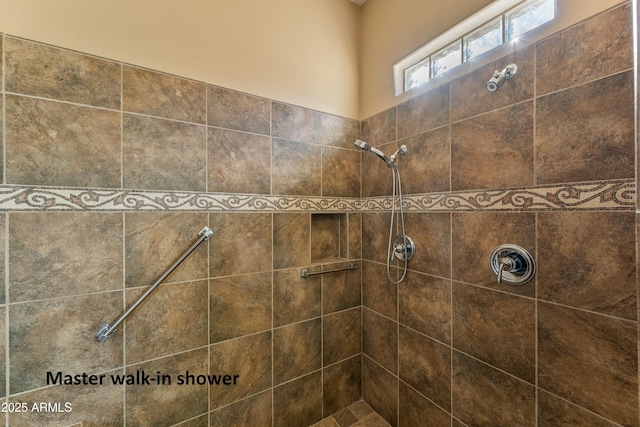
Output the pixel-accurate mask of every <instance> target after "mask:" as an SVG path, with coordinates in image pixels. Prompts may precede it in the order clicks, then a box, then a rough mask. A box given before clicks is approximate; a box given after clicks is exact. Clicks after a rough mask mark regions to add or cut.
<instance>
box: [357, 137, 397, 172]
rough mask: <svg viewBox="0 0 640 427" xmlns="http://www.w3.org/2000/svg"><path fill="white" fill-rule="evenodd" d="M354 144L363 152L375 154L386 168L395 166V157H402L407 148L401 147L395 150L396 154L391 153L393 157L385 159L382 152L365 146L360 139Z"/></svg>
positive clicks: (367, 145)
mask: <svg viewBox="0 0 640 427" xmlns="http://www.w3.org/2000/svg"><path fill="white" fill-rule="evenodd" d="M354 144H355V145H356V147H360V148H361V149H362V150H364V151H371V152H372V153H373V154H375V155H376V156H378V157H380V158H381V159H382V161H384V162H385V163H386V164H387V167H393V166H394V165H395V164H396V157H398V154H400V155H402V156H404V155H405V154H407V146H406V145H401V146H400V148H399V149H398V150H396V152H395V153H393V155H392V156H391V157H387V156H385V155H384V153H383V152H382V151H380V150H378V149H377V148H374V147H372V146H370V145H369V144H367V143H366V142H364V141H363V140H361V139H356V142H355V143H354Z"/></svg>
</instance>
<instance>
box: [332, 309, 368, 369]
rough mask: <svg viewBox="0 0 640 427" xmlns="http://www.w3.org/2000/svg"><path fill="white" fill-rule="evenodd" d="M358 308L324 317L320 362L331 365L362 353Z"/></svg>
mask: <svg viewBox="0 0 640 427" xmlns="http://www.w3.org/2000/svg"><path fill="white" fill-rule="evenodd" d="M361 336H362V313H361V309H360V307H357V308H352V309H350V310H345V311H341V312H339V313H334V314H331V315H329V316H326V317H325V318H324V319H323V321H322V360H323V362H324V364H325V365H331V364H334V363H336V362H339V361H341V360H344V359H348V358H349V357H352V356H356V355H359V354H360V353H362V345H361V340H360V337H361Z"/></svg>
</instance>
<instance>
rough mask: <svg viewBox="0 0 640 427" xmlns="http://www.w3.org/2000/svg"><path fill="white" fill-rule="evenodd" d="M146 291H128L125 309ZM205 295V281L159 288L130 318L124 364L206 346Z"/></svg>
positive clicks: (207, 307) (206, 294) (206, 309)
mask: <svg viewBox="0 0 640 427" xmlns="http://www.w3.org/2000/svg"><path fill="white" fill-rule="evenodd" d="M146 289H147V288H142V289H140V288H136V289H130V290H127V292H126V293H125V296H126V306H127V307H130V306H131V305H132V304H133V303H134V302H135V301H136V300H137V299H138V298H139V297H140V295H142V293H143V292H144V291H145V290H146ZM208 294H209V287H208V283H207V281H206V280H199V281H194V282H182V283H172V284H168V285H160V287H158V288H157V289H156V290H155V291H154V293H153V298H149V299H148V301H145V303H144V304H142V305H141V306H140V307H139V308H138V309H136V311H135V312H134V313H133V314H131V316H130V317H129V319H131V320H130V321H129V322H128V323H127V331H126V335H125V354H126V357H127V363H140V362H143V361H145V360H150V359H155V358H158V357H164V356H169V355H172V354H175V353H180V352H183V351H188V350H190V349H193V348H199V347H204V346H206V345H207V344H208V343H209V337H208V336H207V323H208V321H207V313H208V309H209V306H208V304H207V300H208Z"/></svg>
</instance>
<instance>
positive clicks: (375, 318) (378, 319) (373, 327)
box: [362, 308, 398, 375]
mask: <svg viewBox="0 0 640 427" xmlns="http://www.w3.org/2000/svg"><path fill="white" fill-rule="evenodd" d="M362 351H363V352H364V354H366V355H367V356H368V357H370V358H371V359H372V360H375V361H376V362H377V363H379V364H380V365H381V366H382V367H383V368H385V369H386V370H388V371H389V372H391V373H393V374H395V375H397V373H398V323H397V322H394V321H393V320H391V319H388V318H386V317H383V316H381V315H379V314H378V313H376V312H374V311H371V310H369V309H367V308H365V309H364V310H363V313H362Z"/></svg>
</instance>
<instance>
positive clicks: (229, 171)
mask: <svg viewBox="0 0 640 427" xmlns="http://www.w3.org/2000/svg"><path fill="white" fill-rule="evenodd" d="M207 136H208V142H207V177H208V181H207V189H208V190H209V191H215V192H225V193H253V194H270V193H271V139H270V138H269V137H268V136H266V135H255V134H250V133H245V132H236V131H232V130H227V129H218V128H213V127H210V128H209V129H208V134H207Z"/></svg>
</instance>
